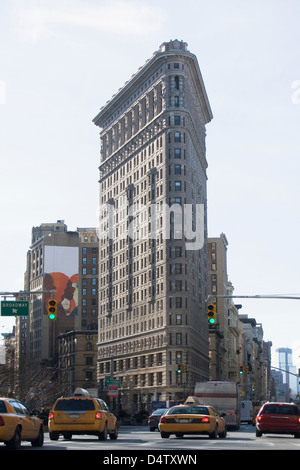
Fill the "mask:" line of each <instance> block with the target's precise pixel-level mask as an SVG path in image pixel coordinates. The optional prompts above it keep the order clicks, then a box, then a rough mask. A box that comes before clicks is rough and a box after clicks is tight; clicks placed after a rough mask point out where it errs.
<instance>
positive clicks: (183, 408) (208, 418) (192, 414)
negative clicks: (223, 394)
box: [158, 405, 227, 439]
mask: <svg viewBox="0 0 300 470" xmlns="http://www.w3.org/2000/svg"><path fill="white" fill-rule="evenodd" d="M158 429H159V431H160V435H161V437H162V438H168V437H169V436H170V435H171V434H175V436H176V437H183V436H184V434H206V435H208V436H209V437H210V438H211V439H215V438H217V437H218V436H219V437H226V434H227V428H226V421H225V419H224V418H223V416H222V415H220V414H219V413H218V412H217V411H216V410H215V409H214V408H213V407H212V406H206V405H196V406H195V405H179V406H173V407H172V408H170V409H169V410H168V411H167V412H166V413H165V414H164V415H163V416H162V417H161V418H160V422H159V425H158Z"/></svg>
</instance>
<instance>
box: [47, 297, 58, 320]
mask: <svg viewBox="0 0 300 470" xmlns="http://www.w3.org/2000/svg"><path fill="white" fill-rule="evenodd" d="M56 315H57V302H56V300H54V299H50V300H49V301H48V318H49V320H56Z"/></svg>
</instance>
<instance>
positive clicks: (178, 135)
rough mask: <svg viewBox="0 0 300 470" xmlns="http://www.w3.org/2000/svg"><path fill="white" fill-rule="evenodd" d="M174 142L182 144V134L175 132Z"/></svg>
mask: <svg viewBox="0 0 300 470" xmlns="http://www.w3.org/2000/svg"><path fill="white" fill-rule="evenodd" d="M174 142H181V133H180V132H175V133H174Z"/></svg>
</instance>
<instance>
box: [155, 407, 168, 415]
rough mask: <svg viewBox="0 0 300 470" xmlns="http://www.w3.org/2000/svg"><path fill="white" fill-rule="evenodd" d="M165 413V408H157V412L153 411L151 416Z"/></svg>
mask: <svg viewBox="0 0 300 470" xmlns="http://www.w3.org/2000/svg"><path fill="white" fill-rule="evenodd" d="M166 411H167V408H159V409H158V410H155V411H153V413H152V415H162V414H164V413H165V412H166Z"/></svg>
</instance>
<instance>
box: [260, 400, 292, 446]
mask: <svg viewBox="0 0 300 470" xmlns="http://www.w3.org/2000/svg"><path fill="white" fill-rule="evenodd" d="M263 434H294V436H295V437H297V438H300V412H299V408H298V407H297V405H295V404H294V403H278V402H269V403H265V404H264V405H263V406H262V407H261V409H260V410H259V412H258V414H257V417H256V436H257V437H261V436H262V435H263Z"/></svg>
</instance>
